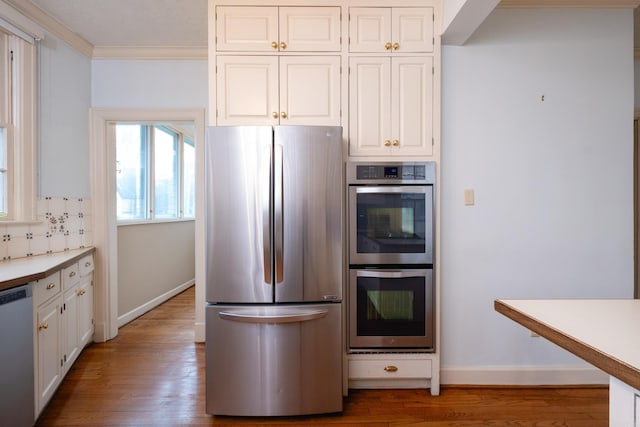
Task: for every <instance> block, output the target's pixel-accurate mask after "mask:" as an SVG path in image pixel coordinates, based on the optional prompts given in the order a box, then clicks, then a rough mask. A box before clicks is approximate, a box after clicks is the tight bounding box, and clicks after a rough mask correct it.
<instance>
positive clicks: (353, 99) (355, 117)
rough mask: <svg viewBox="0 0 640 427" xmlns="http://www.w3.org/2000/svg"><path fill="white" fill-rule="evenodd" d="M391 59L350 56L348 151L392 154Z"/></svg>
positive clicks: (372, 154) (350, 152) (361, 153)
mask: <svg viewBox="0 0 640 427" xmlns="http://www.w3.org/2000/svg"><path fill="white" fill-rule="evenodd" d="M390 82H391V60H390V58H381V57H377V58H364V57H356V58H351V59H350V62H349V154H350V155H352V156H365V155H367V156H382V155H389V154H390V153H391V141H390V139H391V109H390V105H391V102H390V99H389V97H390V94H391V86H390V85H391V83H390Z"/></svg>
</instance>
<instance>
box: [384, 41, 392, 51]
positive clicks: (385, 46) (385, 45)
mask: <svg viewBox="0 0 640 427" xmlns="http://www.w3.org/2000/svg"><path fill="white" fill-rule="evenodd" d="M384 48H385V49H386V50H391V43H389V42H387V43H385V44H384Z"/></svg>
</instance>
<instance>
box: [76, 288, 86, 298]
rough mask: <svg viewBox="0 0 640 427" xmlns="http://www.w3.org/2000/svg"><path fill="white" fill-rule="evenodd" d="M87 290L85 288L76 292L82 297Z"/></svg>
mask: <svg viewBox="0 0 640 427" xmlns="http://www.w3.org/2000/svg"><path fill="white" fill-rule="evenodd" d="M86 293H87V291H85V290H84V289H80V290H79V291H78V292H76V295H77V296H79V297H81V296H82V295H84V294H86Z"/></svg>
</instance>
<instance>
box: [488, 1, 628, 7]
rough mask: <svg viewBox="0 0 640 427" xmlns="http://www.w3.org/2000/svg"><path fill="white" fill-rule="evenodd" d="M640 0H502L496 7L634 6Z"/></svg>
mask: <svg viewBox="0 0 640 427" xmlns="http://www.w3.org/2000/svg"><path fill="white" fill-rule="evenodd" d="M638 5H640V0H502V1H501V2H500V4H498V7H527V8H529V7H535V8H539V7H556V8H557V7H562V8H565V7H581V8H588V7H594V8H635V7H637V6H638Z"/></svg>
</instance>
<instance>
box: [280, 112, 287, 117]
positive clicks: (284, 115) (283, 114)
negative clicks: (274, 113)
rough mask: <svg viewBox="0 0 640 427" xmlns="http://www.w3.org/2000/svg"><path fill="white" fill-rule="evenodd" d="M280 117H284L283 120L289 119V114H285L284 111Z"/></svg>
mask: <svg viewBox="0 0 640 427" xmlns="http://www.w3.org/2000/svg"><path fill="white" fill-rule="evenodd" d="M280 117H282V118H283V119H286V118H287V113H285V112H284V111H283V112H282V113H280Z"/></svg>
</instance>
